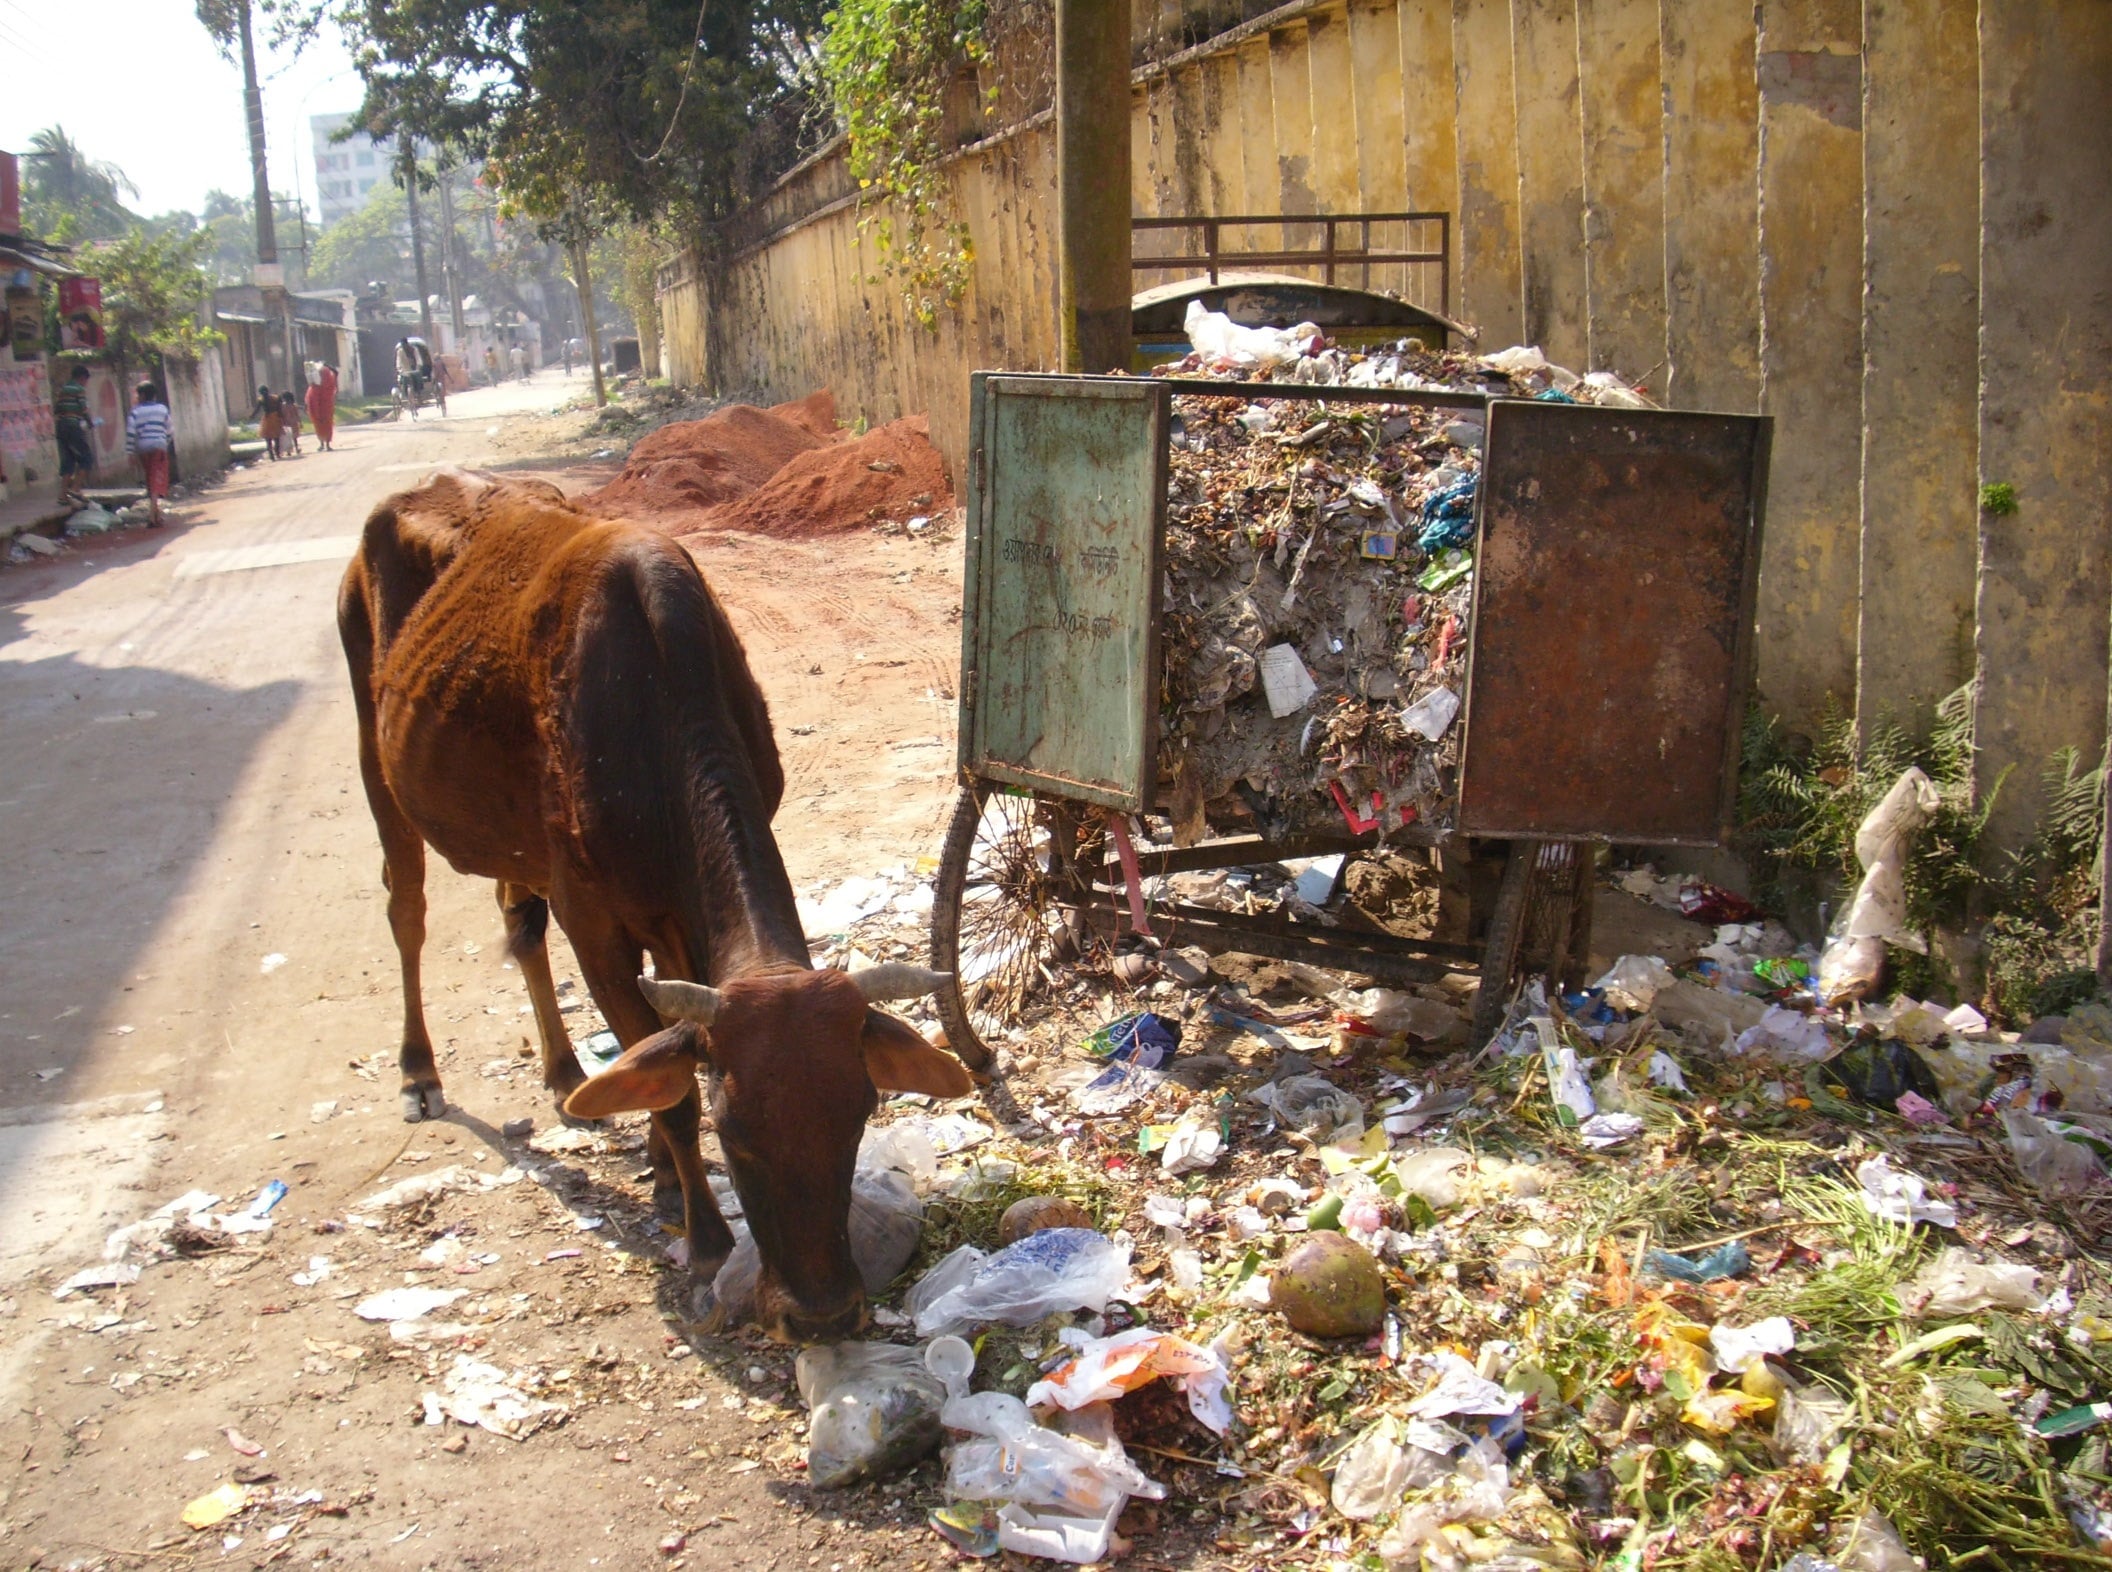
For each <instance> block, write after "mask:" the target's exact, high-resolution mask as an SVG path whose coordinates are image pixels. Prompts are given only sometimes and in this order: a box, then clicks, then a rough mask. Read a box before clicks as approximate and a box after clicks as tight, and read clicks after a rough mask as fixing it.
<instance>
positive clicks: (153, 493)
mask: <svg viewBox="0 0 2112 1572" xmlns="http://www.w3.org/2000/svg"><path fill="white" fill-rule="evenodd" d="M169 433H170V426H169V406H168V405H166V404H164V403H163V402H162V401H161V389H159V388H157V387H156V386H155V385H154V384H153V383H151V382H142V383H140V385H139V399H138V402H137V403H135V404H134V405H133V406H132V413H131V414H130V415H128V416H126V417H125V451H126V452H127V453H130V454H132V455H133V456H134V457H135V458H137V459H138V460H139V468H140V472H141V473H142V474H144V475H145V476H146V479H147V513H148V518H147V523H148V525H149V526H150V527H152V528H154V529H160V528H161V499H162V498H163V497H165V496H167V495H168V494H169Z"/></svg>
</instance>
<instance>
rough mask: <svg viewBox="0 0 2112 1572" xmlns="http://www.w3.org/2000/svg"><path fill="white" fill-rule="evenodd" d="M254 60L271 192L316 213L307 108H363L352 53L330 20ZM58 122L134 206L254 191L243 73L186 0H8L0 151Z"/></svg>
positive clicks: (1, 0) (2, 29) (156, 209)
mask: <svg viewBox="0 0 2112 1572" xmlns="http://www.w3.org/2000/svg"><path fill="white" fill-rule="evenodd" d="M259 44H260V45H261V44H262V40H261V39H260V40H259ZM257 69H258V71H259V72H260V73H261V74H262V77H263V82H264V133H265V141H266V154H267V157H268V159H269V162H270V168H271V184H272V189H273V190H275V191H281V192H286V193H292V192H294V191H296V190H298V191H299V192H300V193H301V194H302V195H304V196H305V197H306V198H307V200H308V210H309V213H310V214H311V216H312V215H313V214H314V212H315V152H314V147H313V145H312V141H311V138H310V136H309V131H308V117H309V116H310V115H316V114H328V113H331V112H334V111H342V110H347V109H351V108H354V107H356V106H357V105H358V103H359V97H360V92H359V78H358V77H357V76H356V75H354V74H353V71H352V59H351V56H350V55H348V54H347V53H346V52H345V49H344V46H343V45H342V44H341V43H339V41H338V38H337V35H336V33H335V31H334V30H333V31H329V32H326V33H325V35H324V36H323V37H322V38H320V39H318V40H317V41H316V42H315V43H314V44H311V45H310V46H309V47H308V48H307V49H306V50H304V51H303V52H302V53H301V56H300V58H299V59H297V60H288V59H286V58H284V57H272V56H267V57H265V58H260V59H259V60H258V62H257ZM54 123H56V124H59V125H63V126H64V127H65V128H66V130H67V132H68V133H69V134H70V135H71V136H72V137H73V139H74V141H76V142H78V143H79V144H80V145H81V147H82V148H83V149H84V150H85V151H86V152H87V153H88V155H89V156H90V157H92V158H98V159H105V160H108V161H109V162H110V163H113V164H116V165H117V166H118V167H119V168H120V169H122V170H123V171H124V172H125V173H126V175H128V176H129V177H130V178H131V180H132V183H133V184H134V185H136V186H138V187H139V196H138V198H137V199H136V200H132V201H128V203H127V205H128V206H130V207H132V208H133V209H135V210H136V211H139V212H145V213H163V212H166V211H168V210H169V209H171V208H179V207H180V208H189V209H191V210H192V211H196V210H197V208H198V206H199V204H200V203H201V202H202V201H203V200H204V198H205V193H206V192H208V191H210V190H212V189H213V188H214V187H215V186H218V187H219V188H220V189H221V190H223V191H231V192H233V193H234V194H235V195H237V196H240V197H242V198H244V199H245V200H246V199H247V198H248V196H249V193H250V179H249V146H248V138H247V133H246V131H245V128H244V123H243V116H242V71H241V68H240V67H239V66H236V65H230V64H228V63H227V62H226V61H224V60H222V59H221V58H220V55H219V52H218V51H217V50H216V49H215V48H214V47H213V41H212V39H211V38H209V37H208V36H207V35H206V31H205V29H204V28H202V27H200V26H199V25H198V19H197V16H196V14H195V13H194V12H193V10H192V8H191V4H190V0H65V3H64V4H55V3H53V0H0V147H4V148H6V149H7V150H8V151H10V152H14V153H22V152H26V151H28V148H29V137H30V133H31V132H33V131H38V130H42V129H43V128H44V127H46V126H49V125H52V124H54ZM282 243H283V237H282Z"/></svg>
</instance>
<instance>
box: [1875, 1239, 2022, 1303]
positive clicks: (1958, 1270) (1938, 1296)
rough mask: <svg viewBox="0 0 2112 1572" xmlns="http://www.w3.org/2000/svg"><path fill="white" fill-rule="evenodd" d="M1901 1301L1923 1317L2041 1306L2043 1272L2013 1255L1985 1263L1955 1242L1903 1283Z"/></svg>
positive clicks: (1900, 1290) (1900, 1291)
mask: <svg viewBox="0 0 2112 1572" xmlns="http://www.w3.org/2000/svg"><path fill="white" fill-rule="evenodd" d="M1899 1302H1900V1304H1901V1306H1902V1307H1903V1308H1904V1309H1905V1310H1906V1312H1907V1314H1909V1315H1911V1316H1914V1317H1916V1318H1917V1319H1920V1320H1941V1319H1943V1318H1945V1317H1948V1316H1957V1315H1971V1314H1973V1312H1975V1311H1976V1310H1990V1309H1993V1310H2036V1309H2038V1307H2039V1302H2040V1299H2039V1274H2038V1272H2037V1271H2035V1270H2034V1269H2033V1268H2031V1267H2028V1266H2020V1265H2016V1264H2014V1263H2011V1262H2008V1261H1992V1262H1988V1263H1986V1264H1984V1265H1983V1264H1982V1263H1981V1262H1979V1261H1975V1260H1974V1259H1973V1258H1972V1256H1971V1255H1970V1254H1968V1253H1967V1252H1966V1251H1964V1250H1961V1249H1959V1248H1958V1247H1957V1246H1956V1245H1952V1246H1951V1247H1950V1248H1948V1249H1946V1250H1945V1251H1944V1252H1943V1253H1942V1254H1941V1255H1939V1256H1937V1257H1936V1259H1935V1260H1933V1261H1931V1262H1929V1263H1928V1264H1927V1265H1925V1266H1924V1267H1922V1269H1921V1270H1920V1271H1918V1272H1916V1273H1915V1274H1914V1277H1913V1279H1912V1281H1910V1282H1905V1283H1902V1284H1900V1285H1899Z"/></svg>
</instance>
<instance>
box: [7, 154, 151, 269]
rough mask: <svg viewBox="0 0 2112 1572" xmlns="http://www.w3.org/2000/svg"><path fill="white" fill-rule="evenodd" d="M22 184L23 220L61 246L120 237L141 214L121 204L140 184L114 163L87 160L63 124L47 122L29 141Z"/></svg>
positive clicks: (134, 192) (38, 232)
mask: <svg viewBox="0 0 2112 1572" xmlns="http://www.w3.org/2000/svg"><path fill="white" fill-rule="evenodd" d="M25 162H26V164H27V165H28V167H27V169H26V170H25V171H24V178H23V182H22V186H23V189H22V216H23V222H24V223H25V224H27V225H28V227H29V228H30V229H31V230H32V231H34V232H35V233H37V234H39V235H41V236H43V237H44V238H45V239H47V240H54V241H57V242H59V243H60V244H62V245H72V244H77V243H78V242H80V241H84V240H107V239H111V238H113V237H115V236H118V235H122V234H123V233H125V231H126V230H128V229H130V228H131V227H132V226H133V225H134V224H137V223H138V222H139V216H138V215H137V214H135V213H133V212H132V211H131V210H130V209H129V208H127V207H126V206H125V204H124V201H123V198H124V197H126V196H138V195H139V188H138V187H136V186H135V185H133V184H132V182H131V181H130V180H128V179H127V178H126V177H125V172H124V171H123V170H122V169H119V168H118V167H117V165H115V164H112V163H107V162H104V161H102V160H99V159H93V158H90V157H89V156H88V155H87V154H86V153H85V152H83V151H82V150H81V145H80V144H79V143H78V142H76V141H74V139H73V138H72V137H71V136H69V135H68V134H67V132H66V128H65V127H64V126H47V127H46V128H45V129H44V130H42V131H38V132H35V133H33V134H32V135H31V136H30V139H29V156H28V158H27V159H26V160H25Z"/></svg>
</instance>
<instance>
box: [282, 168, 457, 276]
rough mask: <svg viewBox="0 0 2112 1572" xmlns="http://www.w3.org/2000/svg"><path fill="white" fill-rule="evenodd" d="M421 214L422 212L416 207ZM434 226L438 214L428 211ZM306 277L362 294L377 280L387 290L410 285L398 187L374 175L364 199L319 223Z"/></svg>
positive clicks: (406, 225) (406, 228)
mask: <svg viewBox="0 0 2112 1572" xmlns="http://www.w3.org/2000/svg"><path fill="white" fill-rule="evenodd" d="M419 216H420V218H421V219H423V218H425V217H427V216H428V215H427V214H425V213H421V214H420V215H419ZM430 217H431V218H432V219H433V220H434V222H435V224H436V226H437V221H438V217H439V215H438V214H437V213H435V214H431V215H430ZM308 274H309V277H311V278H312V279H314V280H315V282H316V283H317V284H320V285H322V286H324V287H325V288H329V289H350V290H354V291H357V292H358V293H359V294H362V295H364V294H365V293H366V292H367V290H368V287H369V286H370V285H372V284H374V283H375V282H377V281H379V282H382V283H385V284H387V285H388V287H389V292H390V294H391V295H392V296H403V295H408V294H410V293H412V292H413V290H414V289H415V288H416V286H415V284H414V283H413V282H412V277H413V275H412V270H411V228H410V216H409V213H408V211H407V208H406V204H405V202H404V197H403V188H402V187H401V186H397V185H392V184H390V183H388V182H386V181H380V180H377V181H376V182H375V183H374V189H373V190H372V191H370V192H368V193H367V199H366V201H364V202H362V203H361V204H360V205H359V206H358V207H357V208H356V209H354V210H353V211H352V212H350V213H347V214H346V215H345V216H344V217H343V218H340V219H339V220H338V221H337V222H336V223H334V224H331V225H330V226H329V227H327V228H326V229H324V231H323V232H322V235H321V236H320V237H319V238H318V239H317V240H316V242H315V250H314V252H313V254H311V255H310V257H309V259H308Z"/></svg>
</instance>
